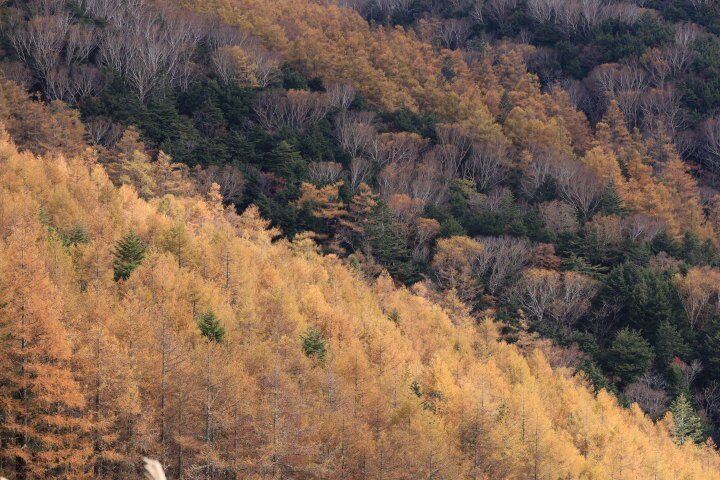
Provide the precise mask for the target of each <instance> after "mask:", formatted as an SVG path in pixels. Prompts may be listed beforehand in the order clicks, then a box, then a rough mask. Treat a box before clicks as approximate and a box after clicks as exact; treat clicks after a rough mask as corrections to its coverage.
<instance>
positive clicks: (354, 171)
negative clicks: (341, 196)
mask: <svg viewBox="0 0 720 480" xmlns="http://www.w3.org/2000/svg"><path fill="white" fill-rule="evenodd" d="M371 171H372V165H370V162H368V161H367V160H365V159H364V158H360V157H355V158H353V159H352V160H351V161H350V171H349V173H348V182H349V183H350V188H351V189H352V191H353V192H355V191H357V189H358V187H359V186H360V185H361V184H362V183H367V182H368V179H369V177H370V173H371Z"/></svg>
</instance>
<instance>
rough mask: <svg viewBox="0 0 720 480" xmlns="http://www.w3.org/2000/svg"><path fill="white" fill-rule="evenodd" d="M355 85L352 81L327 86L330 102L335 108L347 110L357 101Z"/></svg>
mask: <svg viewBox="0 0 720 480" xmlns="http://www.w3.org/2000/svg"><path fill="white" fill-rule="evenodd" d="M355 95H356V92H355V87H354V86H353V85H352V84H351V83H338V82H335V83H331V84H330V85H329V86H328V88H327V96H328V102H330V105H331V106H332V107H334V108H339V109H340V110H347V109H348V108H350V105H352V103H353V102H354V101H355Z"/></svg>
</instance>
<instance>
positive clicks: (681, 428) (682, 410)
mask: <svg viewBox="0 0 720 480" xmlns="http://www.w3.org/2000/svg"><path fill="white" fill-rule="evenodd" d="M670 412H672V414H673V420H674V423H675V426H674V428H673V432H672V437H673V439H674V440H675V443H677V444H678V445H682V444H684V443H685V442H687V441H688V440H692V441H693V442H695V443H700V442H702V441H703V439H704V437H705V428H704V425H703V422H702V420H701V419H700V417H698V416H697V414H696V413H695V410H694V409H693V407H692V405H691V404H690V401H689V400H688V398H687V396H686V395H685V393H681V394H680V395H678V397H677V398H676V399H675V401H674V402H673V403H672V405H670Z"/></svg>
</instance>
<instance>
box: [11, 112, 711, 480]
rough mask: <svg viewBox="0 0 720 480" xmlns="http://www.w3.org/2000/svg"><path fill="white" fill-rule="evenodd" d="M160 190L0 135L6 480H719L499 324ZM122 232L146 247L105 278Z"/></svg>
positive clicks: (171, 181) (249, 220)
mask: <svg viewBox="0 0 720 480" xmlns="http://www.w3.org/2000/svg"><path fill="white" fill-rule="evenodd" d="M48 115H49V114H48ZM135 153H136V154H135V155H131V156H129V157H128V158H125V159H122V158H121V159H118V160H117V162H119V163H120V164H122V163H123V162H126V163H133V162H134V163H133V164H134V165H135V166H137V162H140V161H142V159H141V158H140V157H141V156H140V157H139V155H140V153H141V152H138V151H135ZM151 172H153V173H151V175H153V176H154V178H153V180H154V181H155V185H156V186H157V189H158V190H157V191H158V192H160V194H159V196H153V197H152V198H149V199H148V200H143V199H140V198H139V197H138V195H137V193H136V190H135V188H134V187H132V186H131V185H123V186H122V187H120V188H117V187H115V186H113V185H112V183H111V182H110V181H109V180H108V177H107V174H106V173H105V170H104V168H103V167H101V166H100V165H98V164H97V163H96V162H95V160H94V154H93V153H92V152H91V151H87V152H86V154H84V155H82V156H77V157H67V158H66V157H63V156H60V155H52V154H47V155H45V156H42V157H39V156H35V155H33V154H31V153H28V152H24V153H20V152H18V151H17V147H16V146H15V145H14V144H13V143H12V140H11V139H10V138H9V137H8V136H7V134H3V137H2V140H1V141H0V292H3V295H2V301H1V302H0V309H1V310H0V311H2V315H1V316H0V318H1V319H2V321H1V322H0V328H1V329H2V330H1V331H0V342H2V348H1V349H0V352H2V353H0V365H2V369H0V399H1V402H0V418H2V420H3V421H2V422H1V424H0V440H1V442H2V443H1V444H0V445H1V446H2V447H1V448H0V473H2V475H4V476H7V477H8V478H10V479H11V480H14V479H20V478H47V477H53V476H55V477H59V478H90V477H94V478H127V476H128V475H131V473H130V472H132V471H134V468H135V466H136V465H137V460H138V459H139V457H140V455H151V456H154V457H156V458H159V459H161V460H162V462H163V463H164V465H165V466H166V467H167V469H168V471H169V473H170V475H171V477H172V478H180V477H181V476H182V475H185V476H187V477H190V478H192V477H194V476H205V477H209V478H233V476H235V477H239V478H278V477H283V478H391V479H402V478H407V479H416V478H448V479H450V478H453V479H454V478H493V479H511V478H517V479H520V478H544V479H566V478H593V479H595V478H597V479H605V478H607V479H609V478H613V479H642V478H647V479H650V478H653V479H670V478H694V479H716V478H720V458H718V456H717V454H716V453H715V452H714V451H713V450H712V449H710V448H706V447H703V446H695V445H694V444H692V442H687V443H685V444H684V445H682V446H678V445H676V444H675V443H674V442H673V441H672V439H671V436H670V435H669V432H672V431H673V428H674V427H673V426H672V425H673V424H672V421H671V420H670V419H669V418H668V419H666V420H664V421H662V422H660V423H658V424H654V423H653V422H651V421H650V420H649V419H647V418H646V417H644V416H643V414H642V413H641V412H640V410H639V409H638V408H637V407H632V408H630V409H622V408H620V407H619V406H618V405H617V403H616V401H615V400H614V399H613V397H611V396H610V395H608V394H607V393H604V392H600V393H598V394H597V395H593V394H592V393H591V392H590V391H589V390H588V388H587V386H586V385H585V382H583V381H582V380H580V379H577V378H572V377H571V376H570V373H569V372H568V371H566V370H563V369H559V370H556V371H553V370H552V369H551V368H550V367H549V365H548V363H547V361H546V360H545V359H544V357H543V354H542V353H541V352H540V351H539V350H534V349H533V348H527V349H526V351H527V356H523V355H522V354H521V353H520V352H519V350H518V349H517V348H516V347H514V346H511V345H508V344H505V343H503V342H500V341H498V339H497V338H498V334H497V330H496V327H495V326H494V325H493V324H492V322H491V321H490V320H484V321H482V322H479V323H477V322H476V321H475V320H474V319H473V318H471V317H469V316H468V315H467V314H466V313H465V311H464V308H463V307H461V306H457V307H456V308H455V309H453V311H452V312H449V311H446V310H443V309H442V308H440V307H439V306H437V305H434V304H433V303H432V302H431V301H430V300H428V299H426V298H423V297H422V296H421V295H418V293H419V294H422V293H423V288H422V287H417V293H412V292H410V291H409V290H407V289H405V288H396V287H395V286H394V284H393V283H392V282H391V281H390V279H389V278H387V277H384V276H382V277H380V278H379V279H377V280H367V279H364V278H363V276H362V274H361V273H359V272H357V271H353V269H352V267H350V266H348V265H346V264H345V263H344V262H343V261H341V260H339V259H338V258H336V257H335V256H332V255H330V256H322V255H320V254H318V253H317V252H316V248H315V246H314V244H313V243H312V242H310V241H309V240H307V239H305V238H304V237H302V236H299V237H297V238H296V239H295V240H294V241H293V242H289V241H287V240H278V241H276V242H273V241H272V238H273V237H274V236H275V235H276V234H277V233H278V232H276V231H274V230H272V229H270V230H269V229H268V225H267V222H265V221H263V220H262V219H260V218H259V216H258V214H257V211H256V210H255V209H254V208H250V209H248V210H247V211H246V212H245V213H244V214H242V215H240V216H237V215H236V214H235V213H233V212H232V211H231V209H225V208H223V207H222V205H221V204H220V203H219V197H218V195H217V193H216V190H211V194H210V196H209V197H208V198H202V197H200V196H199V195H197V194H195V195H193V194H192V188H193V186H192V183H191V182H190V181H189V180H188V179H187V178H185V177H183V176H182V175H180V174H177V175H168V174H165V173H163V172H162V171H160V170H159V169H155V170H151ZM181 191H184V192H186V193H184V194H183V193H177V194H173V193H170V192H181ZM213 192H214V193H213ZM130 231H133V232H134V233H135V234H137V236H138V237H139V238H140V240H141V242H142V244H144V245H145V246H146V250H145V253H144V256H143V255H140V256H138V257H133V258H134V260H133V261H135V260H137V262H136V263H137V264H139V265H133V266H137V268H135V269H132V268H130V275H129V277H128V278H127V280H125V281H120V282H116V281H114V279H113V272H114V269H116V267H117V266H118V264H123V262H127V261H129V257H128V256H127V255H126V256H123V255H121V254H119V253H118V254H117V255H114V254H113V252H118V249H117V245H118V244H117V242H118V240H120V239H121V238H122V237H124V236H125V237H124V238H125V239H126V241H129V240H128V238H129V237H127V236H126V235H127V234H128V232H130ZM125 251H127V249H126V250H125ZM138 259H139V260H138ZM49 345H52V346H53V347H52V348H50V347H49Z"/></svg>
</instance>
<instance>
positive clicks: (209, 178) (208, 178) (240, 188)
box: [197, 164, 247, 203]
mask: <svg viewBox="0 0 720 480" xmlns="http://www.w3.org/2000/svg"><path fill="white" fill-rule="evenodd" d="M197 176H198V179H199V180H200V183H201V185H203V187H204V188H203V190H204V191H209V190H210V186H211V185H212V184H213V183H215V184H217V185H219V186H220V194H221V195H222V197H223V199H224V200H225V201H226V202H229V203H237V202H239V201H240V200H241V199H242V195H243V192H244V191H245V185H246V183H247V181H246V180H245V176H244V175H243V174H242V172H241V171H240V169H239V168H237V167H235V166H233V165H230V164H225V165H210V166H209V167H207V168H205V169H202V170H200V171H199V172H198V175H197Z"/></svg>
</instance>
